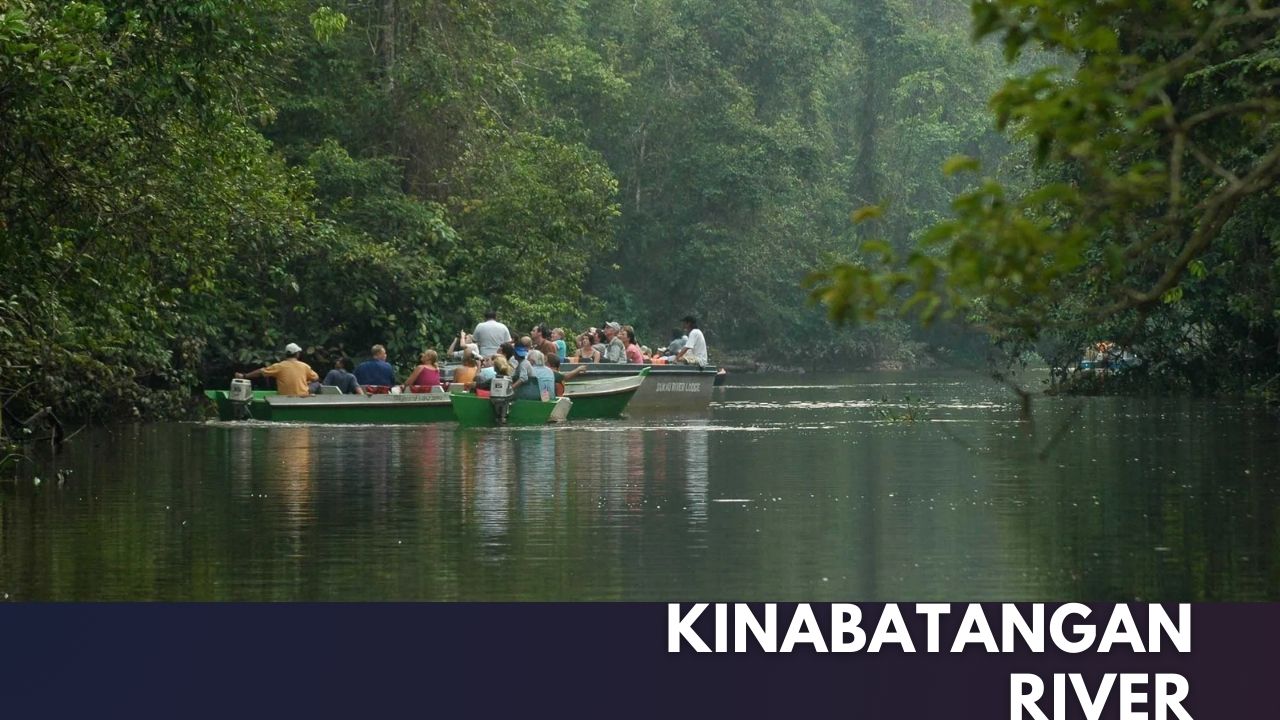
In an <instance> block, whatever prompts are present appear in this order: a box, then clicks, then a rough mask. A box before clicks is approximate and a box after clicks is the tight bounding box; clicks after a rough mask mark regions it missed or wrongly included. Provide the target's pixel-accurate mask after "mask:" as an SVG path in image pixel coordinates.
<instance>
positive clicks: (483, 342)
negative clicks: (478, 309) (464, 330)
mask: <svg viewBox="0 0 1280 720" xmlns="http://www.w3.org/2000/svg"><path fill="white" fill-rule="evenodd" d="M471 335H472V338H473V340H474V341H475V343H476V345H478V346H479V347H480V357H489V356H490V355H493V354H494V353H496V352H498V348H499V347H502V343H505V342H511V331H510V330H508V329H507V326H506V325H503V324H502V323H500V322H498V312H497V311H496V310H486V311H485V313H484V322H482V323H480V324H479V325H477V326H476V329H475V332H473V333H471Z"/></svg>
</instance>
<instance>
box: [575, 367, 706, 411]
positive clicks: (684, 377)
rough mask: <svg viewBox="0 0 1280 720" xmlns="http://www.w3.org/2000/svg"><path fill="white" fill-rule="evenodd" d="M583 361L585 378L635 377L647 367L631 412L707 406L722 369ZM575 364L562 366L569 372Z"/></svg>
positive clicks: (633, 399) (629, 409) (629, 404)
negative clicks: (645, 376)
mask: <svg viewBox="0 0 1280 720" xmlns="http://www.w3.org/2000/svg"><path fill="white" fill-rule="evenodd" d="M584 364H585V365H586V367H587V373H586V375H584V376H582V377H583V378H584V381H590V380H592V379H596V378H618V377H628V376H630V377H634V376H636V375H639V374H640V372H641V371H642V370H644V369H646V368H648V370H649V377H648V379H647V380H645V381H644V383H643V384H642V385H641V386H640V388H639V389H638V390H637V391H636V393H635V396H634V397H632V398H631V400H630V402H629V403H628V404H627V405H626V409H627V410H628V411H646V410H700V409H704V408H706V407H707V406H708V405H710V404H711V394H712V391H713V390H714V389H715V382H716V373H718V372H719V368H716V367H714V366H710V365H709V366H707V367H704V368H699V367H696V366H693V365H638V364H630V363H617V364H613V363H584ZM576 367H578V364H577V363H564V364H563V365H561V367H560V369H561V370H562V371H563V372H569V371H570V370H572V369H574V368H576ZM572 385H573V383H571V386H572ZM570 397H572V395H570ZM571 417H576V415H574V416H571Z"/></svg>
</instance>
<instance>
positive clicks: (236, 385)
mask: <svg viewBox="0 0 1280 720" xmlns="http://www.w3.org/2000/svg"><path fill="white" fill-rule="evenodd" d="M227 399H228V400H230V401H231V407H232V408H233V409H234V412H235V416H236V417H237V418H238V419H240V420H244V419H246V418H248V417H249V403H251V402H253V383H251V382H249V381H248V380H245V379H244V378H236V379H235V380H232V381H231V389H230V390H229V391H227Z"/></svg>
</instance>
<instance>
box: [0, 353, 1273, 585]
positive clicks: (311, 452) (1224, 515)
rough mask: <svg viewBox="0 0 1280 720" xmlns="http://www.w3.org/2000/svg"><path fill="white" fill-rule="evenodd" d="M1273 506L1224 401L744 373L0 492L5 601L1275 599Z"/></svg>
mask: <svg viewBox="0 0 1280 720" xmlns="http://www.w3.org/2000/svg"><path fill="white" fill-rule="evenodd" d="M37 478H38V479H39V481H38V482H37V480H36V479H37ZM1278 500H1280V426H1278V424H1277V421H1276V418H1275V416H1273V415H1270V414H1267V413H1266V412H1265V411H1264V410H1263V409H1262V408H1260V407H1258V406H1256V405H1253V404H1250V403H1248V402H1244V401H1224V400H1200V399H1132V398H1084V399H1078V398H1038V399H1037V400H1036V402H1035V406H1034V419H1033V421H1032V422H1031V423H1026V422H1022V421H1020V420H1019V417H1018V406H1017V403H1016V402H1015V399H1014V397H1013V395H1012V394H1011V393H1010V391H1009V390H1008V389H1006V388H1004V387H1002V386H999V385H996V384H994V383H991V382H989V381H986V380H984V379H983V378H982V376H981V375H977V374H973V373H959V372H955V373H950V372H949V373H941V372H939V373H878V374H877V373H857V374H842V375H757V376H745V377H738V378H734V384H733V385H730V386H728V387H724V388H719V389H717V390H716V396H715V399H714V402H713V404H712V406H711V407H710V408H709V409H708V410H707V411H706V412H703V413H695V414H686V415H680V416H677V417H669V416H663V415H637V416H634V417H631V418H628V419H625V420H619V421H595V422H582V423H569V424H566V425H562V426H558V427H547V428H530V429H490V430H462V429H460V428H457V427H455V426H454V425H453V424H452V423H448V424H439V425H427V426H398V427H375V426H319V425H317V426H290V425H283V424H268V423H257V424H253V423H249V424H235V423H218V422H212V423H174V424H156V425H139V426H122V427H115V428H110V429H95V430H86V431H84V432H82V433H80V434H78V435H77V436H76V437H75V438H74V439H73V440H72V441H71V442H70V443H69V444H68V445H67V447H66V448H65V449H64V451H63V452H62V453H60V454H59V455H58V456H57V457H56V458H50V457H42V458H40V459H39V460H38V461H37V463H36V464H34V465H28V466H26V467H24V468H23V470H22V472H21V474H20V476H19V477H18V478H17V479H16V480H15V479H12V478H9V477H6V478H4V479H0V600H9V601H15V600H153V599H158V600H677V599H678V600H695V599H696V600H849V601H871V600H930V599H937V600H951V601H962V600H986V599H999V600H1083V601H1122V600H1124V601H1127V600H1143V601H1157V600H1159V601H1176V600H1183V601H1186V600H1264V599H1269V600H1280V503H1278V502H1277V501H1278Z"/></svg>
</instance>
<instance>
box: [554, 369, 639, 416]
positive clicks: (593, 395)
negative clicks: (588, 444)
mask: <svg viewBox="0 0 1280 720" xmlns="http://www.w3.org/2000/svg"><path fill="white" fill-rule="evenodd" d="M648 375H649V371H648V370H647V369H646V370H645V371H642V372H640V373H639V374H638V375H633V376H630V377H613V378H597V379H594V380H583V381H581V382H570V383H569V384H568V385H566V386H565V397H567V398H569V399H570V400H573V408H572V409H571V410H570V411H569V419H570V420H610V419H614V418H619V417H622V413H623V411H625V410H626V409H627V406H628V405H629V404H630V403H631V400H632V399H633V398H634V397H635V395H636V393H637V392H639V390H640V388H641V387H643V386H644V384H645V378H646V377H647V376H648Z"/></svg>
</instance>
